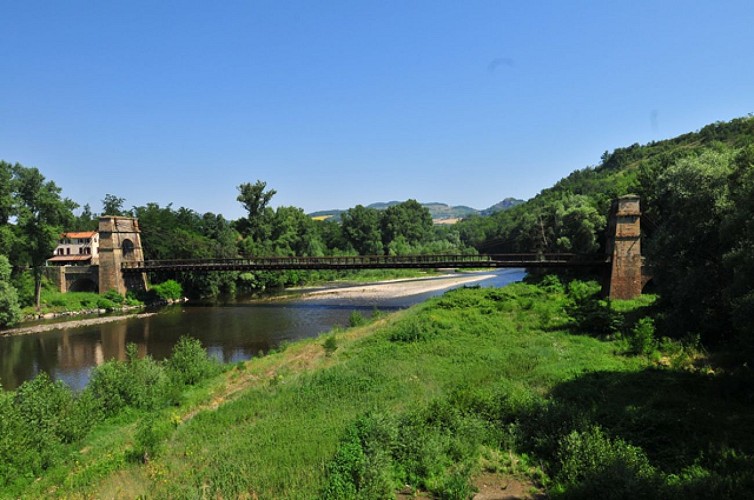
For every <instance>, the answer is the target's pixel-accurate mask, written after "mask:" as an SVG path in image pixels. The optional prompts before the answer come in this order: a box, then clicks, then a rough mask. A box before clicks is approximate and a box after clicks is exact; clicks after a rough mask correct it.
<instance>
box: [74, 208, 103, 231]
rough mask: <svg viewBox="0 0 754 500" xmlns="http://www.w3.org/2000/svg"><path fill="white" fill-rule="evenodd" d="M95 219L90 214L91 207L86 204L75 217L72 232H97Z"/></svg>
mask: <svg viewBox="0 0 754 500" xmlns="http://www.w3.org/2000/svg"><path fill="white" fill-rule="evenodd" d="M97 225H98V222H97V218H96V217H95V216H94V214H93V213H92V207H90V206H89V204H88V203H87V204H86V205H84V208H83V209H82V210H81V213H80V214H79V215H78V216H77V217H76V220H75V221H74V222H73V230H74V231H96V230H97Z"/></svg>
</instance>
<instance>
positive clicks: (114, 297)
mask: <svg viewBox="0 0 754 500" xmlns="http://www.w3.org/2000/svg"><path fill="white" fill-rule="evenodd" d="M102 296H103V297H104V298H106V299H107V300H109V301H111V302H113V303H115V304H123V302H125V300H126V298H125V297H124V296H123V295H121V294H119V293H118V291H117V290H108V291H107V292H105V293H104V294H103V295H102Z"/></svg>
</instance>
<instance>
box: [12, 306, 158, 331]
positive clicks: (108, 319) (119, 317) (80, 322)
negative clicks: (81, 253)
mask: <svg viewBox="0 0 754 500" xmlns="http://www.w3.org/2000/svg"><path fill="white" fill-rule="evenodd" d="M141 309H144V308H143V307H134V308H133V310H141ZM94 313H95V314H96V311H95V312H94ZM155 314H157V313H138V314H134V313H131V314H119V313H114V314H113V315H112V316H102V317H98V318H84V319H74V320H68V321H55V322H53V323H42V324H38V325H32V326H21V327H18V328H11V329H9V330H2V331H0V336H11V335H28V334H32V333H44V332H49V331H52V330H59V329H61V328H78V327H82V326H91V325H104V324H106V323H113V322H115V321H123V320H126V319H129V318H148V317H150V316H154V315H155ZM64 317H69V316H58V318H64Z"/></svg>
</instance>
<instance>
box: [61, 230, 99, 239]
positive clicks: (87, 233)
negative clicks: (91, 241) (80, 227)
mask: <svg viewBox="0 0 754 500" xmlns="http://www.w3.org/2000/svg"><path fill="white" fill-rule="evenodd" d="M95 234H97V232H96V231H82V232H78V233H63V238H91V237H92V236H94V235H95Z"/></svg>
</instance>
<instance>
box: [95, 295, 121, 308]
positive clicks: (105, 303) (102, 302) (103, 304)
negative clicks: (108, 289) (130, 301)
mask: <svg viewBox="0 0 754 500" xmlns="http://www.w3.org/2000/svg"><path fill="white" fill-rule="evenodd" d="M116 307H117V305H116V304H115V302H113V301H112V300H110V299H107V298H105V297H100V298H99V299H97V308H98V309H105V310H106V311H112V310H113V309H115V308H116Z"/></svg>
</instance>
